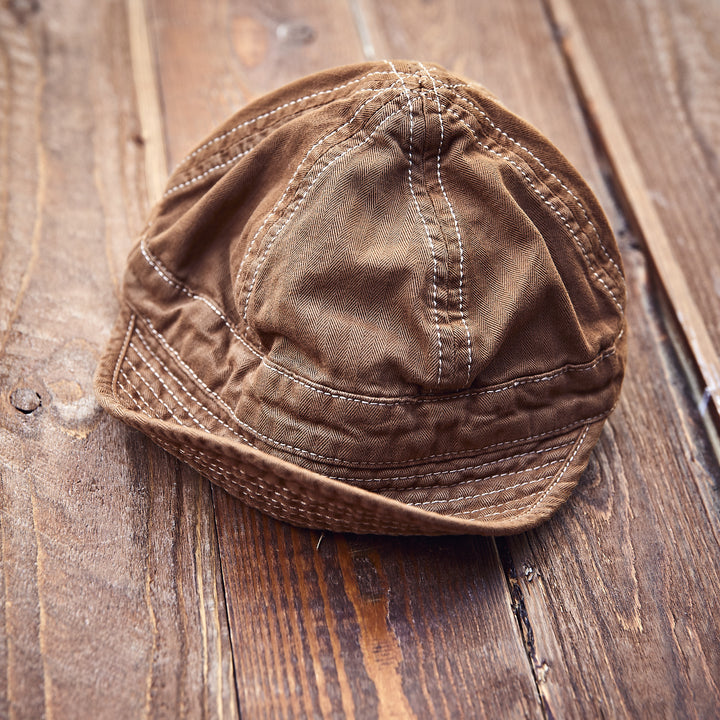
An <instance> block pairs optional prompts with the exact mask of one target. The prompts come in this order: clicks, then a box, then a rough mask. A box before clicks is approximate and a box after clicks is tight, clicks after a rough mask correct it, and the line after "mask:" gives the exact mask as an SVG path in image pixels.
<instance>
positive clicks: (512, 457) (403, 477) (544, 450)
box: [328, 439, 575, 492]
mask: <svg viewBox="0 0 720 720" xmlns="http://www.w3.org/2000/svg"><path fill="white" fill-rule="evenodd" d="M574 442H575V440H574V439H573V440H570V441H569V442H565V443H561V444H560V445H553V447H549V448H540V449H539V450H530V451H528V452H524V453H519V454H517V455H510V456H509V457H503V458H500V459H499V460H492V461H490V462H484V463H480V465H471V466H470V467H461V468H457V469H456V470H438V471H436V472H428V473H420V474H418V475H399V476H397V477H389V478H347V477H339V476H338V477H334V476H332V475H328V477H329V478H330V480H344V481H345V482H371V483H375V484H379V483H381V482H395V481H396V480H412V479H414V478H421V477H435V476H438V475H451V474H454V473H461V472H470V471H471V470H481V469H482V468H485V467H488V466H490V465H499V464H500V463H503V462H509V461H510V460H517V459H518V458H523V457H527V456H528V455H541V454H544V453H549V452H552V451H553V450H560V449H561V448H564V447H567V446H568V445H572V444H573V443H574ZM555 462H561V461H560V460H556V461H555ZM534 469H536V468H527V470H534ZM527 470H515V471H514V472H508V473H501V474H500V475H490V476H489V477H479V478H470V479H469V480H461V481H460V482H455V483H441V484H439V485H417V486H415V487H401V488H393V490H397V491H398V492H400V491H403V492H405V491H410V490H429V489H433V488H454V487H458V486H459V485H467V484H469V483H475V482H481V481H484V480H492V479H493V478H498V477H505V476H507V475H517V474H519V473H522V472H527Z"/></svg>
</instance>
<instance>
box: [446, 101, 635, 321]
mask: <svg viewBox="0 0 720 720" xmlns="http://www.w3.org/2000/svg"><path fill="white" fill-rule="evenodd" d="M446 110H447V111H448V112H449V113H450V114H451V115H453V116H454V117H455V118H457V120H458V121H459V122H460V123H462V124H463V125H464V126H465V127H466V128H467V129H468V130H469V131H470V132H471V133H472V135H473V137H474V138H475V142H476V143H477V144H478V145H479V146H480V147H481V148H483V149H484V150H487V152H489V153H492V154H493V155H496V156H497V157H499V158H501V159H503V160H506V161H507V162H508V163H510V165H512V166H513V167H515V168H517V169H518V170H519V171H520V173H521V174H522V176H523V177H524V178H525V180H526V181H527V183H528V185H530V187H531V188H532V189H533V191H534V192H535V194H536V195H538V196H539V197H540V198H541V199H542V201H543V202H544V203H545V205H547V206H548V207H549V208H550V209H551V210H552V211H553V212H554V213H555V214H556V215H557V216H558V217H559V218H560V220H561V222H562V224H563V225H564V226H565V227H566V228H567V229H568V231H569V232H570V234H571V235H572V236H573V238H574V240H575V243H576V244H577V246H578V247H579V248H580V251H581V252H582V254H583V255H584V256H585V260H587V263H588V266H589V268H590V272H592V274H593V276H594V277H595V278H597V279H598V281H599V282H600V283H602V286H603V287H604V288H605V290H607V292H608V293H609V294H610V297H611V298H612V301H613V302H614V303H615V305H616V306H617V308H618V310H620V315H621V316H622V315H623V313H624V311H623V307H622V305H621V304H620V302H619V301H618V299H617V297H616V296H615V293H614V292H613V291H612V290H611V289H610V287H609V286H608V285H607V283H606V282H605V281H604V280H603V279H602V278H601V277H600V275H599V274H598V273H597V270H596V269H595V265H594V264H593V262H592V260H591V259H590V256H589V255H588V252H587V250H586V249H585V246H584V245H583V244H582V242H581V241H580V238H579V237H578V235H577V232H576V231H575V229H574V228H573V227H572V225H570V223H569V222H568V221H567V219H566V218H565V216H564V215H563V214H562V213H561V212H560V211H559V210H558V209H557V208H556V207H555V206H554V205H553V204H552V203H551V202H550V201H549V200H548V199H547V198H546V197H545V195H543V194H542V192H540V190H539V189H538V188H537V186H536V185H535V184H534V183H533V182H532V180H531V178H530V176H529V175H528V174H527V173H526V172H525V170H524V169H523V168H522V167H521V166H520V165H519V164H518V163H517V162H515V160H513V159H512V158H511V157H509V156H508V155H503V154H502V153H499V152H498V151H497V150H493V149H492V148H491V147H490V146H489V145H485V143H483V142H482V141H481V140H480V138H479V137H478V136H477V133H476V132H475V130H474V129H473V128H472V127H470V125H468V123H467V122H465V120H464V119H463V118H462V117H460V115H458V114H457V113H456V112H455V111H454V110H452V109H451V108H446ZM533 157H534V156H533Z"/></svg>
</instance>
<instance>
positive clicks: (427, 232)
mask: <svg viewBox="0 0 720 720" xmlns="http://www.w3.org/2000/svg"><path fill="white" fill-rule="evenodd" d="M387 62H388V64H389V65H390V67H391V68H392V69H393V72H394V73H395V74H396V75H397V76H398V78H399V79H400V82H401V83H402V87H403V94H404V95H405V97H406V98H407V106H408V118H409V119H410V142H409V144H408V160H409V161H410V165H409V166H408V184H409V185H410V194H411V195H412V198H413V200H414V201H415V209H416V210H417V213H418V215H419V216H420V220H422V224H423V227H424V228H425V235H426V236H427V239H428V244H429V245H430V252H431V254H432V261H433V314H434V315H435V330H436V332H437V341H438V371H437V380H436V383H437V384H438V385H439V384H440V378H441V377H442V342H441V340H440V323H439V322H438V309H437V256H436V254H435V243H434V242H433V240H432V237H431V236H430V230H428V226H427V222H425V216H424V215H423V214H422V211H421V210H420V203H419V202H418V199H417V197H416V195H415V190H414V188H413V181H412V170H413V159H412V148H413V110H412V103H411V101H410V93H409V92H408V89H407V86H406V85H405V81H404V80H403V79H402V77H401V76H400V74H399V73H398V71H397V70H396V69H395V65H393V63H392V62H391V61H389V60H388V61H387Z"/></svg>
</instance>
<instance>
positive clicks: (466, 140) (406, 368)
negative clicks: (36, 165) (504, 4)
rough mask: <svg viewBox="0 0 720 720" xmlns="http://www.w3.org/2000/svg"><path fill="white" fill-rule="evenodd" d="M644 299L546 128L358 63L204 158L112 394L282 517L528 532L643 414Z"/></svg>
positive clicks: (163, 243)
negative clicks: (623, 423)
mask: <svg viewBox="0 0 720 720" xmlns="http://www.w3.org/2000/svg"><path fill="white" fill-rule="evenodd" d="M624 304H625V287H624V281H623V273H622V270H621V261H620V257H619V254H618V250H617V246H616V243H615V240H614V238H613V236H612V233H611V231H610V229H609V227H608V223H607V221H606V219H605V216H604V215H603V212H602V210H601V208H600V207H599V205H598V203H597V201H596V199H595V197H594V196H593V194H592V193H591V191H590V190H589V189H588V187H587V185H586V184H585V182H584V181H583V180H582V179H581V178H580V176H579V175H578V173H577V171H576V170H574V169H573V167H572V166H571V165H570V164H569V163H568V161H567V160H566V159H565V158H564V157H563V156H562V155H561V154H560V152H559V151H558V150H557V149H556V148H555V147H554V146H553V145H552V144H551V143H550V142H549V141H548V140H547V139H546V138H544V137H543V136H542V135H541V134H540V133H539V132H538V131H537V130H535V129H533V128H532V127H531V126H530V125H528V124H527V123H526V122H524V121H523V120H521V119H520V118H518V117H517V116H515V115H514V114H513V113H511V112H510V111H509V110H507V109H506V108H505V107H503V106H502V105H501V104H500V103H499V102H498V100H497V99H495V97H494V96H493V95H491V94H490V93H488V92H487V91H486V90H484V89H483V88H482V87H480V86H478V85H476V84H473V83H471V82H467V81H465V80H463V79H461V78H458V77H456V76H455V75H453V74H451V73H450V72H448V71H447V70H445V69H443V68H441V67H438V66H435V65H430V64H427V65H425V64H422V63H417V62H400V61H398V62H394V63H392V62H379V63H365V64H361V65H351V66H345V67H340V68H336V69H333V70H328V71H325V72H321V73H318V74H316V75H312V76H310V77H307V78H305V79H302V80H299V81H297V82H295V83H292V84H291V85H288V86H286V87H283V88H281V89H279V90H277V91H276V92H274V93H271V94H270V95H267V96H265V97H262V98H260V99H259V100H256V101H255V102H253V103H252V104H251V105H249V106H248V107H246V108H245V109H243V110H241V111H240V112H238V113H237V114H236V115H235V116H233V117H232V118H230V119H229V120H228V121H227V122H226V123H225V124H224V125H222V126H221V127H220V128H218V129H217V131H216V132H214V133H213V134H212V135H211V136H210V137H209V138H208V139H207V140H205V141H204V142H203V143H202V144H201V145H199V146H198V147H197V148H196V149H195V150H194V151H193V152H192V153H190V155H188V156H187V158H186V159H185V160H184V161H183V162H182V163H180V165H179V167H178V168H177V169H176V170H175V172H174V173H173V175H172V177H171V178H170V181H169V183H168V186H167V190H166V192H165V194H164V196H163V198H162V199H161V201H160V202H159V203H158V205H157V206H156V208H155V209H154V211H153V213H152V216H151V218H150V222H149V223H148V226H147V228H146V229H145V231H144V232H143V233H142V236H141V237H140V238H139V240H138V242H137V243H136V245H135V247H134V248H133V250H132V252H131V254H130V257H129V260H128V267H127V272H126V276H125V283H124V289H123V297H122V308H121V313H120V318H119V321H118V324H117V326H116V328H115V330H114V333H113V336H112V338H111V340H110V343H109V345H108V348H107V351H106V353H105V355H104V357H103V358H102V360H101V363H100V367H99V369H98V373H97V375H96V391H97V394H98V397H99V399H100V402H101V403H102V405H103V406H104V407H105V408H106V409H107V410H108V411H109V412H111V413H113V414H114V415H116V416H118V417H119V418H121V419H122V420H124V421H125V422H127V423H129V424H130V425H133V426H134V427H136V428H138V429H140V430H142V431H143V432H145V433H147V434H148V435H149V436H150V437H151V438H153V439H154V440H155V441H156V442H157V443H158V444H160V445H161V446H162V447H164V448H166V449H167V450H168V451H169V452H171V453H173V454H174V455H176V456H177V457H179V458H181V459H182V460H184V461H186V462H187V463H189V464H190V465H192V466H193V467H194V468H196V469H197V470H198V471H199V472H200V473H202V474H203V475H205V476H206V477H208V478H210V479H211V480H212V481H213V482H215V483H217V484H218V485H220V486H221V487H223V488H225V489H226V490H227V491H228V492H230V493H232V494H233V495H236V496H237V497H239V498H241V499H242V500H243V501H245V502H246V503H248V504H250V505H252V506H254V507H256V508H258V509H260V510H262V511H264V512H266V513H269V514H270V515H273V516H274V517H276V518H280V519H283V520H287V521H289V522H291V523H295V524H298V525H304V526H309V527H315V528H324V529H330V530H339V531H351V532H367V533H396V534H444V533H482V534H500V533H510V532H518V531H521V530H525V529H527V528H530V527H532V526H534V525H536V524H537V523H539V522H541V521H542V520H544V519H546V518H547V517H548V516H549V515H550V514H551V513H552V512H553V511H554V510H556V509H557V507H558V506H559V505H560V504H561V503H562V502H563V501H565V500H566V499H567V498H568V497H569V495H570V493H571V491H572V489H573V488H574V486H575V485H576V483H577V482H578V479H579V477H580V475H581V473H582V471H583V469H584V468H585V466H586V464H587V462H588V458H589V456H590V452H591V449H592V447H593V445H594V444H595V442H596V441H597V439H598V437H599V435H600V431H601V428H602V425H603V423H604V421H605V419H606V418H607V416H608V414H609V413H610V412H611V410H612V409H613V407H614V405H615V403H616V401H617V399H618V395H619V392H620V385H621V382H622V376H623V371H624V365H625V332H624V331H625V320H624V313H623V306H624Z"/></svg>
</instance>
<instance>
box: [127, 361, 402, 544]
mask: <svg viewBox="0 0 720 720" xmlns="http://www.w3.org/2000/svg"><path fill="white" fill-rule="evenodd" d="M122 374H123V376H124V377H125V379H126V380H127V381H128V382H129V384H130V386H131V387H132V388H133V389H134V390H135V392H136V393H137V394H138V397H139V398H140V399H141V400H143V401H144V402H145V404H146V405H147V407H148V408H149V409H151V410H152V408H150V406H149V405H148V404H147V401H145V399H144V398H143V397H142V395H140V391H139V390H138V388H137V387H136V386H135V385H134V383H133V382H132V381H131V380H130V379H129V378H128V376H127V375H126V374H125V373H124V372H123V373H122ZM138 377H139V378H140V379H141V380H144V379H143V377H142V376H141V375H139V374H138ZM119 386H120V387H121V388H122V390H123V391H124V392H125V393H126V394H127V396H128V397H129V398H130V400H131V401H132V402H133V407H134V408H135V409H136V410H137V411H138V412H140V413H142V414H143V415H146V416H147V417H150V418H151V419H152V415H150V414H148V413H147V412H145V411H144V410H143V409H142V408H141V407H140V405H138V403H137V401H136V400H135V399H134V398H133V397H132V395H130V393H129V392H128V391H127V389H126V388H125V387H124V386H123V385H122V384H119ZM153 394H154V391H153ZM161 402H162V401H161ZM163 404H164V403H163ZM165 407H167V405H166V406H165ZM168 410H169V411H170V413H171V414H172V410H170V408H168ZM153 415H155V413H154V411H153ZM173 417H174V415H173ZM176 419H177V418H176ZM178 422H179V421H178ZM181 424H182V423H181ZM152 439H153V440H154V441H155V442H156V443H157V444H158V445H159V446H160V447H162V448H163V449H165V450H167V451H168V452H170V453H171V454H173V455H174V454H175V453H178V454H180V455H182V456H183V457H185V458H189V459H190V461H191V462H192V463H194V465H195V466H196V469H197V468H198V467H199V468H201V469H202V470H203V471H204V472H205V473H209V475H210V478H211V479H214V480H215V481H217V482H220V484H224V483H223V481H225V482H227V483H230V484H231V485H232V486H234V487H236V488H238V489H239V490H242V491H243V492H244V493H245V494H247V495H249V496H251V497H253V498H255V499H256V500H261V501H263V502H264V503H270V504H272V505H274V506H276V507H278V508H280V510H282V511H283V512H285V513H287V512H288V511H291V510H292V509H293V508H292V506H288V505H284V504H283V503H282V502H281V501H279V500H275V499H273V498H272V497H270V495H273V494H274V495H278V496H280V497H281V498H282V497H283V496H284V498H285V499H286V501H288V502H290V503H294V504H295V505H296V506H297V505H302V506H305V507H306V508H307V509H304V510H303V513H304V514H305V515H306V516H307V517H315V518H321V519H323V520H329V521H331V522H333V523H337V518H333V517H332V516H330V515H323V514H321V513H319V512H317V511H315V510H312V509H310V508H309V506H308V504H307V503H306V502H305V501H304V500H303V499H302V498H301V496H299V495H298V494H296V493H294V492H292V491H290V490H288V489H287V488H276V487H272V486H271V485H269V484H264V485H261V484H258V483H254V482H251V480H261V481H262V478H261V477H260V476H258V475H251V474H249V473H247V472H245V471H243V470H240V469H239V468H237V469H236V470H235V472H237V473H238V474H239V475H242V476H243V477H245V478H246V481H245V482H244V483H243V484H240V483H239V482H238V481H237V480H236V479H235V478H234V477H232V476H231V475H230V474H229V473H228V472H227V470H225V469H224V468H223V467H221V466H220V465H217V464H216V463H214V462H213V461H212V459H211V458H210V456H208V455H206V454H205V453H204V452H202V451H201V450H195V451H193V452H192V453H188V452H186V451H184V450H182V449H181V448H178V447H175V446H174V445H171V443H169V442H168V441H166V440H161V439H160V438H159V437H158V436H157V435H152ZM199 456H202V457H203V458H205V460H204V461H203V460H201V459H200V457H199ZM251 488H255V490H256V491H259V492H255V491H253V490H252V489H251ZM331 506H332V504H331ZM335 506H336V507H340V506H338V505H335ZM355 526H356V527H357V529H361V528H362V529H365V530H373V529H377V528H378V525H377V523H376V522H374V521H371V520H370V521H368V520H365V521H358V522H357V523H355ZM382 526H383V528H385V529H387V530H397V531H402V530H403V529H404V527H403V526H402V525H400V524H398V523H387V522H383V523H382Z"/></svg>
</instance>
